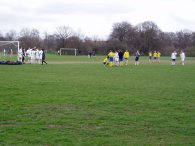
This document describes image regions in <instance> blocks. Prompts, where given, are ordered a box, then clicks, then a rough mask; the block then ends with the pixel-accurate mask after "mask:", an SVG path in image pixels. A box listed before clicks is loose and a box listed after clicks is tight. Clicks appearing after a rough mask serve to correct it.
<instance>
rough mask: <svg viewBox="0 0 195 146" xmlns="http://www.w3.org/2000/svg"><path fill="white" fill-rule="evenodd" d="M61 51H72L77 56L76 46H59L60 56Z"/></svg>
mask: <svg viewBox="0 0 195 146" xmlns="http://www.w3.org/2000/svg"><path fill="white" fill-rule="evenodd" d="M62 51H74V55H75V56H77V54H78V53H77V51H78V49H76V48H60V56H61V55H62Z"/></svg>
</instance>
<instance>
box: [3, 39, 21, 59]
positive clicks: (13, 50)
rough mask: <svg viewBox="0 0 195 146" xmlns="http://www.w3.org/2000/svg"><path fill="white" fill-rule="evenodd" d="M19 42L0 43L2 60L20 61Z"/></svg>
mask: <svg viewBox="0 0 195 146" xmlns="http://www.w3.org/2000/svg"><path fill="white" fill-rule="evenodd" d="M19 48H20V42H19V41H0V60H16V59H18V51H19Z"/></svg>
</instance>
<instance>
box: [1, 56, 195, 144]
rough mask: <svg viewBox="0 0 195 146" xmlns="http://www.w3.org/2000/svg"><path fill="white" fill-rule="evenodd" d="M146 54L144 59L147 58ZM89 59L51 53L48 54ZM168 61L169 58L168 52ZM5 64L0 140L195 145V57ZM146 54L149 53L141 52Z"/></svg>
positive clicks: (69, 58) (2, 82)
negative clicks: (116, 63)
mask: <svg viewBox="0 0 195 146" xmlns="http://www.w3.org/2000/svg"><path fill="white" fill-rule="evenodd" d="M141 59H142V58H141ZM75 60H76V61H89V59H87V58H86V56H83V57H82V56H80V57H77V58H75V57H71V56H68V57H64V56H63V57H59V56H54V55H48V56H47V61H48V62H50V61H75ZM162 60H167V58H162ZM190 60H191V63H190V64H186V65H185V66H181V65H176V66H171V65H170V63H161V64H157V63H153V64H152V63H151V64H148V63H147V64H146V63H145V64H141V65H140V66H134V65H133V64H132V63H133V59H131V61H130V62H132V63H131V64H130V65H128V66H123V67H113V68H105V67H103V66H102V65H101V61H102V57H97V58H95V59H94V60H93V61H100V64H48V65H43V66H42V65H29V64H25V65H18V66H7V65H1V66H0V81H1V84H0V103H1V106H0V145H6V146H7V145H17V146H24V145H40V146H46V145H48V146H53V145H61V146H63V145H83V146H86V145H89V146H92V145H93V146H94V145H98V146H99V145H106V146H107V145H112V146H113V145H114V146H118V145H120V146H125V145H176V146H178V145H179V146H184V145H185V146H186V145H195V142H194V141H195V124H194V123H195V75H194V72H195V63H194V62H193V61H194V58H190ZM143 61H145V62H146V61H147V58H143Z"/></svg>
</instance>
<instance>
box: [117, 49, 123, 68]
mask: <svg viewBox="0 0 195 146" xmlns="http://www.w3.org/2000/svg"><path fill="white" fill-rule="evenodd" d="M123 55H124V53H123V51H122V50H119V52H118V56H119V65H120V66H122V65H123Z"/></svg>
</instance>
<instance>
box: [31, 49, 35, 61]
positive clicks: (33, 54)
mask: <svg viewBox="0 0 195 146" xmlns="http://www.w3.org/2000/svg"><path fill="white" fill-rule="evenodd" d="M30 56H31V59H35V50H32V51H31V55H30Z"/></svg>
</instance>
